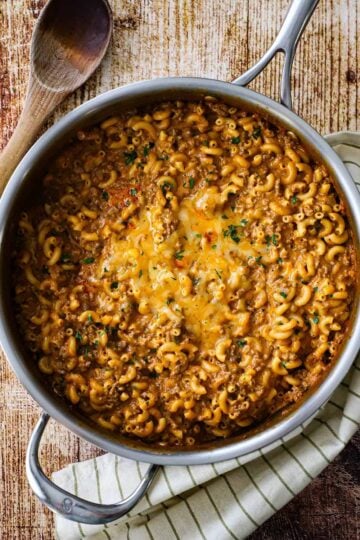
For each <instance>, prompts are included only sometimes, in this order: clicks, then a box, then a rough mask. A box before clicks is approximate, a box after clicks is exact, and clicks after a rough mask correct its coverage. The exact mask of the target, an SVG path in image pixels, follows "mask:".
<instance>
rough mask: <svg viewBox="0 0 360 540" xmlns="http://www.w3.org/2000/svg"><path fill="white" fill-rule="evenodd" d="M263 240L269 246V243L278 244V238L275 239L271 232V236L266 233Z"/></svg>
mask: <svg viewBox="0 0 360 540" xmlns="http://www.w3.org/2000/svg"><path fill="white" fill-rule="evenodd" d="M265 242H266V245H267V247H269V246H270V244H273V245H274V246H277V245H278V240H277V237H276V236H275V234H272V235H271V236H270V235H269V234H267V235H266V236H265Z"/></svg>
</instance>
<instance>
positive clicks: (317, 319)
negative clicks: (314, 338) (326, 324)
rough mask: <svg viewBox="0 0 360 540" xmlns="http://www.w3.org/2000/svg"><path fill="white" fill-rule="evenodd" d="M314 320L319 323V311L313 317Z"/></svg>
mask: <svg viewBox="0 0 360 540" xmlns="http://www.w3.org/2000/svg"><path fill="white" fill-rule="evenodd" d="M312 321H313V323H314V324H319V321H320V318H319V315H318V314H317V313H315V314H314V317H313V320H312Z"/></svg>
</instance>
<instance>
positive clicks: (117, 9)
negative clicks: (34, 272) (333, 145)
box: [0, 0, 360, 540]
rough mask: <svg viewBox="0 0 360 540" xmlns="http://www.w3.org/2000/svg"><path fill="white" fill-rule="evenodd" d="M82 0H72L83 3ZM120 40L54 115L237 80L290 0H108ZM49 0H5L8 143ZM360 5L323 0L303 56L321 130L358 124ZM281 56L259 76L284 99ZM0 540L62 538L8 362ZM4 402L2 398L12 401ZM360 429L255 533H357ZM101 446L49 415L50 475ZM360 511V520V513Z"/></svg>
mask: <svg viewBox="0 0 360 540" xmlns="http://www.w3.org/2000/svg"><path fill="white" fill-rule="evenodd" d="M74 1H75V0H74ZM110 3H111V4H112V7H113V10H114V15H115V28H114V38H113V41H112V45H111V48H110V51H109V53H108V55H107V57H106V60H105V61H104V63H103V65H102V67H101V69H99V70H98V71H97V73H96V74H95V76H94V77H93V78H92V79H91V81H89V82H88V84H86V86H85V87H84V88H82V89H80V90H79V91H78V92H77V93H76V94H75V95H73V96H71V97H70V98H69V99H68V100H67V101H66V102H65V103H64V104H63V105H62V106H61V107H60V108H59V110H58V111H57V113H56V115H55V116H54V118H52V119H51V120H50V122H49V124H51V123H52V122H53V121H54V120H56V119H58V118H59V117H61V116H62V115H63V114H64V113H65V112H67V111H69V110H71V109H73V108H74V107H75V106H77V105H79V104H80V103H82V102H83V101H85V100H87V99H89V98H91V97H94V96H95V95H97V94H99V93H100V92H103V91H105V90H109V89H111V88H115V87H117V86H119V85H122V84H124V83H129V82H132V81H136V80H138V79H147V78H153V77H161V76H167V75H197V76H205V77H213V78H219V79H224V80H227V81H231V80H232V79H234V78H235V77H236V76H238V75H239V74H240V73H241V72H243V71H244V70H245V69H246V68H247V67H248V66H250V65H251V64H253V62H254V61H255V60H256V59H258V58H259V56H260V54H261V53H263V52H264V51H265V49H266V48H267V47H268V46H269V44H270V43H271V41H272V40H273V39H274V37H275V35H276V32H277V30H278V28H279V27H280V24H281V21H282V18H283V16H284V13H285V10H286V7H287V4H288V0H272V1H271V2H270V1H269V0H222V1H221V2H219V1H217V0H110ZM44 4H45V0H3V1H2V2H1V3H0V30H1V32H0V133H1V142H0V145H1V146H3V145H5V143H6V141H7V139H8V138H9V136H10V134H11V132H12V130H13V129H14V126H15V124H16V120H17V117H18V115H19V112H20V109H21V103H22V101H23V98H24V95H25V89H26V80H27V74H28V59H29V41H30V35H31V31H32V28H33V25H34V23H35V21H36V19H37V17H38V16H39V12H40V10H41V8H42V6H43V5H44ZM359 24H360V3H359V2H358V1H357V0H326V1H325V0H322V1H321V2H320V5H319V6H318V8H317V10H316V12H315V14H314V16H313V18H312V21H311V22H310V24H309V26H308V28H307V30H306V32H305V34H304V36H303V38H302V40H301V42H300V46H299V49H298V52H297V55H296V59H295V65H294V75H293V89H294V90H293V95H294V107H295V111H296V112H297V113H298V114H300V115H301V116H302V117H303V118H304V119H305V120H307V121H308V122H309V123H311V124H312V125H313V126H314V127H315V128H317V129H318V130H319V131H320V132H321V133H329V132H333V131H338V130H346V129H350V130H359V129H360V99H359V93H360V90H359V83H360V39H359V34H357V33H356V32H357V28H359ZM279 73H280V58H278V59H277V61H276V62H275V63H274V64H272V65H271V67H270V68H269V69H268V70H267V71H266V72H265V73H264V74H263V75H262V76H261V77H260V78H259V79H258V80H257V81H256V82H255V83H254V84H253V87H254V88H255V89H256V90H258V91H259V92H263V93H265V94H267V95H269V96H273V97H275V98H276V97H277V96H278V87H279ZM0 378H1V385H0V403H1V409H0V421H1V469H2V471H1V485H0V516H1V517H0V521H1V523H0V538H1V539H3V540H16V539H19V540H20V539H21V540H28V539H34V540H40V539H46V540H48V539H51V538H53V516H52V514H51V512H49V511H47V510H46V509H45V508H44V507H42V506H41V505H40V504H39V502H38V501H37V500H36V499H35V497H34V496H33V495H32V494H31V492H30V489H29V487H28V485H27V482H26V479H25V471H24V459H25V449H26V445H27V441H28V439H29V436H30V433H31V430H32V427H33V425H34V423H35V421H36V419H37V418H38V416H39V412H40V411H39V408H38V407H37V405H36V404H35V403H34V402H33V401H32V400H31V399H30V397H29V396H28V395H27V393H26V392H25V390H24V389H23V388H22V387H21V385H20V384H19V383H18V381H17V379H16V378H15V376H14V375H13V374H12V372H11V371H10V369H9V368H8V366H7V364H6V361H5V359H4V358H1V373H0ZM3 404H5V406H3ZM359 448H360V437H359V436H358V437H357V438H356V437H355V438H354V439H353V442H352V443H350V444H349V446H348V447H347V449H346V450H345V451H344V452H343V454H342V455H341V456H340V457H339V458H338V459H337V460H336V462H335V463H334V464H332V465H330V466H329V467H328V469H327V470H326V471H325V472H324V473H323V474H322V475H321V476H320V477H319V478H318V479H316V480H315V481H314V482H313V483H312V484H311V485H310V486H309V487H308V488H307V489H306V490H305V491H304V492H303V493H302V494H300V495H299V496H297V497H296V499H294V501H292V502H291V503H289V505H288V506H287V507H286V508H284V509H283V510H281V511H280V512H278V513H277V514H276V515H275V516H274V517H273V518H272V519H271V520H269V522H267V523H266V524H264V525H263V526H262V527H261V528H260V529H259V530H258V531H257V532H256V533H255V534H254V535H253V536H252V538H253V539H265V538H266V539H271V538H274V539H275V538H282V539H283V538H291V539H295V538H296V539H300V538H301V539H304V538H306V539H308V538H309V539H310V538H323V539H328V538H331V539H332V540H333V539H340V538H341V539H342V540H343V539H355V538H356V537H359V534H360V530H359V529H357V528H356V510H357V507H356V498H357V497H358V496H359V484H358V479H359V468H358V465H357V463H358V461H359ZM98 453H99V452H98V451H97V450H96V449H95V448H94V447H92V446H90V445H89V444H87V443H85V442H83V441H79V439H78V438H77V437H75V436H74V435H72V434H71V433H70V432H69V431H67V430H66V429H65V428H63V427H61V426H60V425H58V424H55V423H54V422H52V423H51V424H50V426H49V428H48V429H47V433H46V437H45V438H44V444H43V462H44V463H45V464H46V469H47V470H48V472H50V471H51V470H55V469H59V468H61V467H63V466H64V465H65V464H67V463H69V462H71V461H77V460H83V459H87V458H89V457H92V456H95V455H97V454H98ZM357 517H358V516H357Z"/></svg>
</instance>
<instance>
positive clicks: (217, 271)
mask: <svg viewBox="0 0 360 540" xmlns="http://www.w3.org/2000/svg"><path fill="white" fill-rule="evenodd" d="M215 272H216V275H217V277H218V278H219V279H222V278H221V274H220V272H221V270H220V271H219V270H216V268H215Z"/></svg>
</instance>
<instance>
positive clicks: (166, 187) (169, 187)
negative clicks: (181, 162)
mask: <svg viewBox="0 0 360 540" xmlns="http://www.w3.org/2000/svg"><path fill="white" fill-rule="evenodd" d="M173 188H174V186H173V184H170V182H164V183H163V184H162V185H161V191H162V193H163V195H164V196H165V195H166V193H167V192H168V191H171V190H172V189H173Z"/></svg>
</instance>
